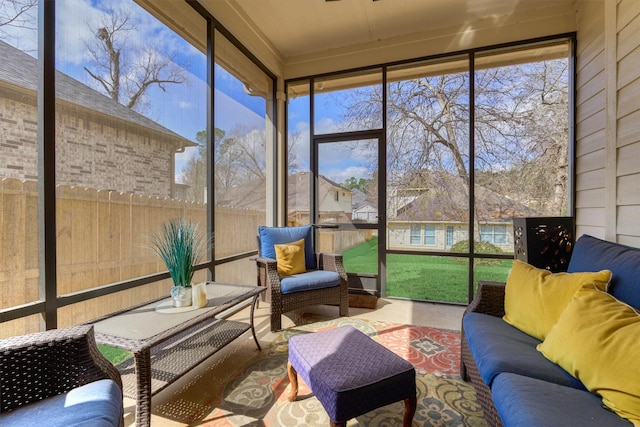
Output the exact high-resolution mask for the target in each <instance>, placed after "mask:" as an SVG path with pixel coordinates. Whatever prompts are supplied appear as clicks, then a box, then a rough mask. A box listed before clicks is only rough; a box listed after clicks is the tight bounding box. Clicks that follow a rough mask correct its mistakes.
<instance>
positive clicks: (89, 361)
mask: <svg viewBox="0 0 640 427" xmlns="http://www.w3.org/2000/svg"><path fill="white" fill-rule="evenodd" d="M101 379H111V380H113V381H114V382H115V383H116V384H117V385H118V387H119V388H120V391H122V379H121V378H120V374H119V372H118V370H117V369H116V368H115V367H114V366H113V365H112V364H111V363H110V362H109V361H108V360H107V359H106V358H105V357H104V356H103V355H102V354H101V353H100V351H99V350H98V347H97V345H96V342H95V339H94V335H93V326H91V325H83V326H74V327H70V328H65V329H53V330H50V331H46V332H38V333H34V334H29V335H24V336H18V337H12V338H7V339H4V340H0V413H2V412H8V411H12V410H14V409H18V408H20V407H22V406H24V405H27V404H29V403H34V402H37V401H40V400H43V399H47V398H49V397H53V396H57V395H59V394H63V393H67V392H69V391H71V390H72V389H74V388H77V387H80V386H83V385H85V384H89V383H91V382H94V381H97V380H101ZM120 399H121V400H122V394H121V395H120ZM121 404H122V402H120V405H121ZM121 418H122V415H121ZM42 422H43V423H44V424H46V423H47V420H46V419H43V420H42ZM123 422H124V420H123V419H122V421H121V422H120V424H121V425H122V424H123Z"/></svg>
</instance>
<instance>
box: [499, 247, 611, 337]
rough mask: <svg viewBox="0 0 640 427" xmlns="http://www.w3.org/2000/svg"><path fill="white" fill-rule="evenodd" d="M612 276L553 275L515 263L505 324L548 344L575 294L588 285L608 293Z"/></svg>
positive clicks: (607, 273)
mask: <svg viewBox="0 0 640 427" xmlns="http://www.w3.org/2000/svg"><path fill="white" fill-rule="evenodd" d="M610 279H611V272H610V271H609V270H602V271H599V272H597V273H582V272H580V273H551V272H550V271H548V270H544V269H541V268H536V267H534V266H532V265H529V264H527V263H526V262H522V261H519V260H515V261H514V262H513V267H512V268H511V273H509V277H508V278H507V285H506V287H505V297H504V312H505V315H504V317H503V319H504V321H505V322H507V323H509V324H510V325H512V326H515V327H516V328H518V329H520V330H521V331H523V332H525V333H527V334H529V335H531V336H532V337H536V338H538V339H539V340H541V341H542V340H544V337H546V336H547V334H548V333H549V330H550V329H551V327H552V326H553V325H554V323H556V321H557V320H558V318H559V317H560V314H561V313H562V310H564V308H565V307H566V306H567V304H569V301H571V297H572V296H573V294H574V293H575V292H576V291H577V290H578V289H579V288H580V287H581V286H582V285H584V284H586V283H593V284H595V285H596V286H597V287H598V289H601V290H603V291H606V290H607V286H608V284H609V280H610Z"/></svg>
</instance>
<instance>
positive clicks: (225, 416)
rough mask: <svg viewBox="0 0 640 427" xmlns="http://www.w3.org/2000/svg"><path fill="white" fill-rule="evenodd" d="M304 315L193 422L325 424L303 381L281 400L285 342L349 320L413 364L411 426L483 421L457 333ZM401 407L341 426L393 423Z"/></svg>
mask: <svg viewBox="0 0 640 427" xmlns="http://www.w3.org/2000/svg"><path fill="white" fill-rule="evenodd" d="M302 320H303V321H302V324H301V325H299V326H295V327H293V328H289V329H287V330H285V331H282V332H281V333H280V334H279V336H278V337H277V338H276V340H275V341H274V342H273V344H271V345H270V346H269V347H268V348H265V349H263V351H262V352H260V353H259V356H258V357H257V358H255V359H254V360H252V361H250V362H249V363H248V364H247V365H245V366H246V367H245V368H244V369H241V370H239V371H238V372H237V373H235V374H234V375H233V377H232V378H231V379H229V380H228V381H227V382H226V384H223V385H222V386H221V387H220V388H219V390H220V391H221V393H216V396H211V397H212V399H213V401H210V405H207V406H209V408H210V409H211V412H209V411H207V412H208V414H207V415H204V414H203V415H204V417H202V418H200V420H197V421H196V420H192V422H195V424H197V425H206V426H224V427H227V426H229V427H239V426H245V427H246V426H256V427H257V426H287V427H289V426H309V427H315V426H318V427H320V426H321V427H326V426H328V425H329V418H328V417H327V414H326V412H325V411H324V408H323V407H322V405H321V404H320V402H319V401H318V400H317V399H316V398H315V397H314V396H313V394H312V393H311V391H310V390H309V388H307V386H306V385H305V384H304V381H302V379H300V389H299V393H298V399H297V400H296V401H295V402H288V401H287V394H288V392H289V380H288V377H287V372H286V363H287V351H288V347H287V342H288V339H289V338H290V337H291V336H292V335H295V334H304V333H309V332H314V331H321V330H326V329H331V328H336V327H338V326H342V325H351V326H353V327H355V328H357V329H359V330H360V331H362V332H364V333H365V334H367V335H369V336H370V337H371V338H373V339H374V340H375V341H377V342H379V343H381V344H382V345H384V346H386V347H387V348H389V349H391V350H392V351H394V352H395V353H396V354H398V355H399V356H401V357H403V358H405V359H406V360H408V361H409V362H411V363H412V364H413V365H414V366H415V368H416V383H417V388H418V408H417V411H416V414H415V417H414V426H448V427H449V426H451V427H453V426H473V427H485V426H486V423H485V420H484V418H483V415H482V409H481V407H480V404H479V403H478V401H477V400H476V395H475V392H474V390H473V388H472V387H471V386H470V385H469V384H467V383H465V382H464V381H462V380H460V377H459V370H458V369H459V364H460V334H459V333H458V332H454V331H448V330H444V329H436V328H429V327H421V326H410V325H400V324H390V323H383V322H369V321H364V320H359V319H353V318H338V319H332V320H324V319H320V318H317V317H316V318H314V317H306V318H303V319H302ZM296 323H298V324H299V322H296ZM403 411H404V404H403V402H397V403H394V404H391V405H387V406H384V407H382V408H378V409H376V410H375V411H372V412H369V413H367V414H364V415H362V416H360V417H358V418H356V419H353V420H350V421H349V422H348V424H347V425H348V427H355V426H372V427H373V426H380V427H391V426H399V425H401V424H402V414H403Z"/></svg>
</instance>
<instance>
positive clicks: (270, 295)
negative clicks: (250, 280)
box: [256, 236, 349, 331]
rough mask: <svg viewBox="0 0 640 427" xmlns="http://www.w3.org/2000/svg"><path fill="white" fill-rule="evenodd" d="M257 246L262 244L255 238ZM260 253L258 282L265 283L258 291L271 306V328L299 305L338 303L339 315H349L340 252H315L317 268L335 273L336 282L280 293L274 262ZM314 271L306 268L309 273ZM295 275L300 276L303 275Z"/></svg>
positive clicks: (278, 324) (279, 325)
mask: <svg viewBox="0 0 640 427" xmlns="http://www.w3.org/2000/svg"><path fill="white" fill-rule="evenodd" d="M258 243H259V245H258V246H259V247H260V248H263V247H264V246H263V244H262V242H261V241H260V236H259V237H258ZM262 252H263V251H261V255H260V256H259V257H258V258H256V264H257V268H258V285H260V286H265V287H266V288H267V291H266V292H265V293H263V294H262V300H263V301H266V302H268V303H269V304H270V305H271V331H277V330H280V329H282V318H281V316H282V315H283V314H284V313H288V312H290V311H292V310H296V309H299V308H305V307H309V306H313V305H319V304H328V305H337V306H339V315H340V316H348V315H349V290H348V283H347V273H346V271H345V269H344V265H343V262H342V255H339V254H329V253H321V254H315V252H313V254H314V256H315V257H316V262H317V270H324V271H333V272H336V273H338V274H339V276H340V281H339V284H337V285H336V286H331V287H324V288H321V289H306V290H299V291H296V292H289V293H283V292H282V287H281V279H282V278H281V277H280V275H279V274H278V267H277V261H276V260H275V259H273V258H267V257H264V256H262ZM313 271H314V270H308V273H313ZM308 273H302V274H299V275H298V277H300V278H302V277H304V275H305V274H308Z"/></svg>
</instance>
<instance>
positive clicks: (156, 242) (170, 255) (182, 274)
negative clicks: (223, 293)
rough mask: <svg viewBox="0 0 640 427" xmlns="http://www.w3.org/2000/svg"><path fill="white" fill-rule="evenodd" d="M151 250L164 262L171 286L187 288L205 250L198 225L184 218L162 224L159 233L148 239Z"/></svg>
mask: <svg viewBox="0 0 640 427" xmlns="http://www.w3.org/2000/svg"><path fill="white" fill-rule="evenodd" d="M149 240H150V242H151V249H152V250H153V251H154V252H155V253H156V254H157V255H158V256H159V257H160V258H161V259H162V261H164V263H165V265H166V266H167V269H168V270H169V274H170V275H171V279H172V280H173V284H174V285H175V286H182V287H185V288H188V287H190V286H191V279H193V273H194V271H195V265H196V263H197V262H198V260H199V259H200V257H201V255H202V254H203V252H204V250H205V238H204V234H203V233H202V232H201V231H200V230H199V225H198V223H194V222H192V221H190V220H187V219H184V218H178V219H173V220H171V221H169V222H168V223H165V224H162V228H161V230H160V232H158V233H154V234H152V235H151V236H150V237H149Z"/></svg>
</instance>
